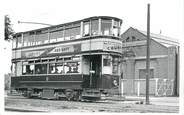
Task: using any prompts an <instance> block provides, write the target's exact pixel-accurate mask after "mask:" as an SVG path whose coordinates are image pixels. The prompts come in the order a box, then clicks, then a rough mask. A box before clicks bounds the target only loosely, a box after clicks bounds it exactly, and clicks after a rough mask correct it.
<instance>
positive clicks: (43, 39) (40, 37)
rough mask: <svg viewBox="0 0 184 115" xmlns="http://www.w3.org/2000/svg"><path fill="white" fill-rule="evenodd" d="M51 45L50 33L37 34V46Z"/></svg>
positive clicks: (41, 32) (39, 32)
mask: <svg viewBox="0 0 184 115" xmlns="http://www.w3.org/2000/svg"><path fill="white" fill-rule="evenodd" d="M46 43H49V37H48V32H44V30H39V31H36V33H35V44H36V45H41V44H46Z"/></svg>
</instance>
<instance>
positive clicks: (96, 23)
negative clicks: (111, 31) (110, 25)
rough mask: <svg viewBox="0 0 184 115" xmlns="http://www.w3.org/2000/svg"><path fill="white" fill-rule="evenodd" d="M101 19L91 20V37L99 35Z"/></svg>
mask: <svg viewBox="0 0 184 115" xmlns="http://www.w3.org/2000/svg"><path fill="white" fill-rule="evenodd" d="M98 31H99V19H95V20H91V35H98Z"/></svg>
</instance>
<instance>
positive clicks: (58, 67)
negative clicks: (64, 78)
mask: <svg viewBox="0 0 184 115" xmlns="http://www.w3.org/2000/svg"><path fill="white" fill-rule="evenodd" d="M56 73H58V74H61V73H64V71H63V64H62V63H57V64H56Z"/></svg>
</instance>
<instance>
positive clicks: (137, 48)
mask: <svg viewBox="0 0 184 115" xmlns="http://www.w3.org/2000/svg"><path fill="white" fill-rule="evenodd" d="M132 36H134V37H136V38H137V40H139V41H141V40H142V41H143V40H145V39H146V37H145V35H143V34H141V33H140V32H138V31H137V30H135V29H133V28H130V29H128V30H127V31H126V32H125V33H124V34H123V35H122V39H123V40H125V39H126V38H128V37H129V38H131V37H132ZM123 40H122V41H123ZM126 43H128V44H130V43H132V44H134V45H133V46H130V47H128V45H126ZM123 44H125V45H124V46H125V47H123V48H124V51H126V50H127V49H131V50H132V51H133V52H134V53H133V54H135V55H132V56H130V57H124V62H123V64H122V72H123V79H124V81H123V82H124V85H123V87H124V92H126V94H137V88H138V84H137V83H136V80H137V79H139V74H140V73H139V72H140V71H139V70H140V69H146V50H147V49H146V44H144V45H136V44H135V41H129V42H127V41H126V40H125V41H123ZM126 46H127V47H126ZM176 51H177V49H176V46H173V47H167V46H165V45H162V44H161V43H159V42H157V41H155V40H153V39H151V40H150V69H153V71H154V78H153V79H155V78H159V79H168V80H178V79H177V78H176V71H177V70H176ZM141 83H142V84H144V82H141ZM155 85H156V84H155V82H154V83H151V84H150V88H151V89H150V90H151V93H152V94H154V92H155V88H156V87H155ZM143 86H144V85H141V86H140V87H139V88H140V89H141V90H140V92H139V93H140V94H144V91H145V90H143V89H145V87H143ZM177 86H178V83H177V82H175V86H174V89H175V90H177V89H176V88H177Z"/></svg>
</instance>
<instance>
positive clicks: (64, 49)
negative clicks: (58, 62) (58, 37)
mask: <svg viewBox="0 0 184 115" xmlns="http://www.w3.org/2000/svg"><path fill="white" fill-rule="evenodd" d="M67 52H74V46H61V47H56V48H54V49H53V50H52V51H50V52H49V53H67Z"/></svg>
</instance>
